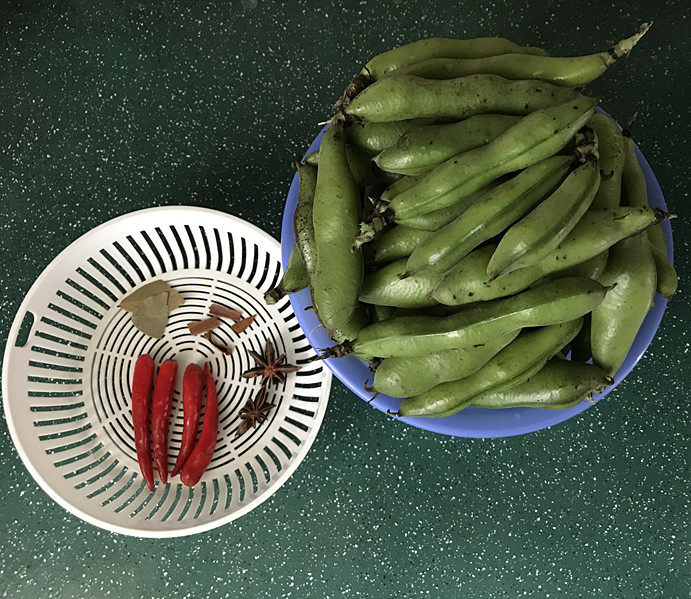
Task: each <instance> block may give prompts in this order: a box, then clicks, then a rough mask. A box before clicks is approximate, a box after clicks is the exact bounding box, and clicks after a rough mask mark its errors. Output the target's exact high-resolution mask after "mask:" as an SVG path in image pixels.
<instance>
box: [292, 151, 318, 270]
mask: <svg viewBox="0 0 691 599" xmlns="http://www.w3.org/2000/svg"><path fill="white" fill-rule="evenodd" d="M294 166H295V169H296V170H297V172H298V177H299V180H300V187H299V188H298V199H297V203H296V204H295V213H294V214H293V236H294V237H295V247H296V248H297V249H298V251H299V252H300V255H301V256H302V261H303V262H304V264H305V269H306V270H307V277H308V279H310V280H311V279H312V278H313V277H314V272H315V270H316V268H317V254H316V249H315V242H314V221H313V219H312V212H313V208H314V189H315V187H316V186H317V168H316V167H314V166H312V165H308V164H300V163H296V164H295V165H294Z"/></svg>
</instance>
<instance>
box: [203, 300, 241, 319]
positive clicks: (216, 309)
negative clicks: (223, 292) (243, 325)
mask: <svg viewBox="0 0 691 599" xmlns="http://www.w3.org/2000/svg"><path fill="white" fill-rule="evenodd" d="M209 314H211V315H212V316H220V317H221V318H230V319H231V320H233V321H235V322H238V321H239V320H242V312H240V310H234V309H233V308H227V307H226V306H222V305H221V304H211V307H210V308H209Z"/></svg>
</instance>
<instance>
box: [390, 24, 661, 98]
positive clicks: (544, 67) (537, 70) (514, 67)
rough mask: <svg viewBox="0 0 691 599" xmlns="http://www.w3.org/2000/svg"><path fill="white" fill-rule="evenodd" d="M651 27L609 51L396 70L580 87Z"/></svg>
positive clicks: (431, 63)
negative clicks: (497, 76) (533, 80)
mask: <svg viewBox="0 0 691 599" xmlns="http://www.w3.org/2000/svg"><path fill="white" fill-rule="evenodd" d="M649 27H650V25H649V24H647V23H646V24H644V25H643V26H642V27H641V29H640V31H639V32H638V33H636V34H634V35H632V36H631V37H628V38H626V39H624V40H622V41H620V42H619V43H618V44H616V45H615V46H613V47H612V48H610V49H609V50H607V51H605V52H598V53H596V54H588V55H586V56H574V57H553V56H541V55H537V54H535V55H524V54H498V55H496V56H485V57H482V58H430V59H428V60H425V61H422V62H416V63H414V64H412V65H409V66H406V67H401V68H400V69H398V70H397V71H396V73H397V74H399V73H406V74H408V75H417V76H418V77H425V78H427V79H451V78H454V77H463V76H465V75H475V74H478V73H489V74H491V75H499V76H501V77H506V78H507V79H539V80H540V81H547V82H549V83H553V84H555V85H562V86H565V87H578V86H581V85H586V84H587V83H590V82H591V81H593V80H595V79H597V78H598V77H599V76H600V75H602V73H604V72H605V71H606V70H607V69H608V68H609V67H611V66H612V65H613V64H614V63H615V62H617V60H619V59H620V58H622V57H624V56H628V55H629V53H630V52H631V50H632V49H633V47H634V46H635V45H636V44H637V43H638V40H640V39H641V38H642V37H643V36H644V35H645V32H646V31H648V29H649Z"/></svg>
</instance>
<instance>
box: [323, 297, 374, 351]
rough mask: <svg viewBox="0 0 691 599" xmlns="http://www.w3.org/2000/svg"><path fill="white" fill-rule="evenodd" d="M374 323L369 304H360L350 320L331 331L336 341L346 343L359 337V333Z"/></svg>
mask: <svg viewBox="0 0 691 599" xmlns="http://www.w3.org/2000/svg"><path fill="white" fill-rule="evenodd" d="M371 323H372V319H371V318H370V314H369V311H368V309H367V306H364V305H362V304H358V305H357V306H356V307H355V310H354V311H353V315H352V316H351V317H350V319H349V320H348V322H346V323H345V324H344V325H342V326H341V327H339V328H337V329H335V330H334V331H333V332H332V333H331V338H332V339H333V340H334V341H335V342H336V343H344V342H346V341H354V340H355V339H357V336H358V334H359V333H360V331H361V330H362V329H364V328H365V327H366V326H367V325H369V324H371Z"/></svg>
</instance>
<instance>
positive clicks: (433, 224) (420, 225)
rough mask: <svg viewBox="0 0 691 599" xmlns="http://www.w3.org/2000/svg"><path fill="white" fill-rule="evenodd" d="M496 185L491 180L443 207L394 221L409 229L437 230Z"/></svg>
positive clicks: (454, 218)
mask: <svg viewBox="0 0 691 599" xmlns="http://www.w3.org/2000/svg"><path fill="white" fill-rule="evenodd" d="M495 187H496V181H493V182H492V183H490V184H489V185H485V186H484V187H481V188H480V189H478V190H477V191H476V192H474V193H471V194H469V195H467V196H465V197H463V198H461V199H460V200H459V201H457V202H455V203H454V204H451V205H450V206H446V207H445V208H440V209H439V210H432V212H426V213H425V214H419V215H418V216H413V217H412V218H404V219H401V220H400V221H396V222H397V223H398V224H399V225H401V226H403V227H408V228H410V229H420V230H421V231H438V230H439V229H441V228H442V227H445V226H446V225H448V224H449V223H450V222H452V221H454V220H456V219H457V218H458V217H459V216H461V214H463V213H464V212H465V211H466V210H468V208H470V206H472V205H473V204H474V203H475V202H477V201H478V200H479V199H480V198H482V197H484V195H485V193H486V192H488V191H489V190H490V189H494V188H495Z"/></svg>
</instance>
